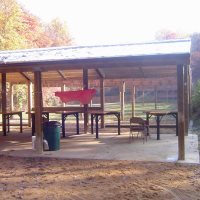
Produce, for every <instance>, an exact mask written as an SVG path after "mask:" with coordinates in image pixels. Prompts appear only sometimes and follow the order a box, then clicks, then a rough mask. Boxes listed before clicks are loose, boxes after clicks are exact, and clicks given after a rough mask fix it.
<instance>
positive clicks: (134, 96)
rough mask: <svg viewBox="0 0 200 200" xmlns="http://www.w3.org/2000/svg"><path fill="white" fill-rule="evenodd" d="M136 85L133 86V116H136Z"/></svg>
mask: <svg viewBox="0 0 200 200" xmlns="http://www.w3.org/2000/svg"><path fill="white" fill-rule="evenodd" d="M135 89H136V88H135V85H133V86H132V117H135V102H136V101H135V100H136V95H135V94H136V93H135Z"/></svg>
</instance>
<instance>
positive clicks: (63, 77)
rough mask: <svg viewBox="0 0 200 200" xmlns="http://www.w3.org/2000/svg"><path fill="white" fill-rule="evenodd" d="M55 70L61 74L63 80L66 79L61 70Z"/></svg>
mask: <svg viewBox="0 0 200 200" xmlns="http://www.w3.org/2000/svg"><path fill="white" fill-rule="evenodd" d="M57 72H58V74H59V75H60V76H61V78H62V79H63V80H64V81H65V80H66V78H65V74H64V73H63V72H62V71H61V70H58V71H57Z"/></svg>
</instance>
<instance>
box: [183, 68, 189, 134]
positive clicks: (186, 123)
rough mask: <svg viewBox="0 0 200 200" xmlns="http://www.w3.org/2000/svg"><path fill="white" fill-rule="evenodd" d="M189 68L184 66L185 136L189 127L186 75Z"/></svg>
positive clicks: (187, 77)
mask: <svg viewBox="0 0 200 200" xmlns="http://www.w3.org/2000/svg"><path fill="white" fill-rule="evenodd" d="M188 68H189V66H187V65H185V66H184V114H185V135H188V127H189V94H188V90H189V80H188V79H189V75H188Z"/></svg>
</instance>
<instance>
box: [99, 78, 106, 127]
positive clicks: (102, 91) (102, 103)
mask: <svg viewBox="0 0 200 200" xmlns="http://www.w3.org/2000/svg"><path fill="white" fill-rule="evenodd" d="M100 104H101V109H102V111H104V109H105V87H104V79H103V78H101V79H100ZM104 127H105V118H104V115H102V117H101V128H104Z"/></svg>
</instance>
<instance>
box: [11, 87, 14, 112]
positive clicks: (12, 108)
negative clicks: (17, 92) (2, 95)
mask: <svg viewBox="0 0 200 200" xmlns="http://www.w3.org/2000/svg"><path fill="white" fill-rule="evenodd" d="M10 111H11V112H12V111H14V101H13V84H12V83H10Z"/></svg>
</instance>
